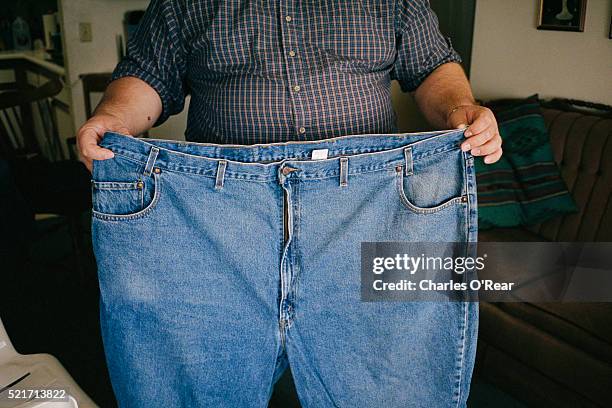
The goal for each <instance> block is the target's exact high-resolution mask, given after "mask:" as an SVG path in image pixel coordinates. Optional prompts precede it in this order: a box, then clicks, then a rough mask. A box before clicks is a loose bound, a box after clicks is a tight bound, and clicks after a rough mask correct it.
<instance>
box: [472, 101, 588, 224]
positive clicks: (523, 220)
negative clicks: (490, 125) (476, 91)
mask: <svg viewBox="0 0 612 408" xmlns="http://www.w3.org/2000/svg"><path fill="white" fill-rule="evenodd" d="M493 111H494V113H495V116H496V117H497V120H498V123H499V130H500V134H501V136H502V139H503V148H504V155H503V156H502V158H501V159H500V161H498V162H497V163H495V164H490V165H486V164H484V162H483V160H482V158H477V160H476V177H477V182H478V211H479V217H478V221H479V226H480V228H481V229H487V228H492V227H514V226H518V225H532V224H537V223H539V222H543V221H546V220H548V219H550V218H553V217H557V216H559V215H561V214H566V213H570V212H575V211H576V210H577V209H576V205H575V204H574V201H573V200H572V197H571V195H570V193H569V192H568V191H567V187H566V185H565V183H564V181H563V179H562V178H561V175H560V173H559V169H558V167H557V165H556V163H555V161H554V159H553V154H552V150H551V146H550V140H549V136H548V131H547V129H546V125H545V123H544V118H543V117H542V115H541V113H540V104H539V102H538V101H537V100H534V99H533V98H530V99H528V100H527V101H525V102H524V103H522V104H520V105H515V106H512V107H504V108H503V109H497V110H496V109H495V108H493Z"/></svg>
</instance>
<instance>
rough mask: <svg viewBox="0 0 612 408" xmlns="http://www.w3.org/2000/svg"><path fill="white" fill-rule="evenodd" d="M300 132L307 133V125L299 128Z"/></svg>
mask: <svg viewBox="0 0 612 408" xmlns="http://www.w3.org/2000/svg"><path fill="white" fill-rule="evenodd" d="M298 132H300V133H306V128H305V127H301V128H299V129H298Z"/></svg>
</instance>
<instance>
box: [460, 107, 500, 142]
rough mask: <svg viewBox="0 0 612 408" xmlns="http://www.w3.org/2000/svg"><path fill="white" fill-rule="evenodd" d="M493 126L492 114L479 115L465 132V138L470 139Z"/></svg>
mask: <svg viewBox="0 0 612 408" xmlns="http://www.w3.org/2000/svg"><path fill="white" fill-rule="evenodd" d="M494 126H495V119H494V118H493V115H492V114H490V115H489V114H486V113H480V114H479V115H478V116H477V117H476V119H475V120H474V121H473V122H472V123H471V124H470V128H469V129H468V130H466V131H465V137H471V136H473V135H477V134H479V133H482V132H484V131H485V130H487V129H489V128H490V127H494Z"/></svg>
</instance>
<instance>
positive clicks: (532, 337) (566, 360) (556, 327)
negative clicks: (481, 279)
mask: <svg viewBox="0 0 612 408" xmlns="http://www.w3.org/2000/svg"><path fill="white" fill-rule="evenodd" d="M542 114H543V116H544V120H545V122H546V126H547V128H548V131H549V134H550V139H551V145H552V149H553V153H554V156H555V161H556V162H557V164H558V165H559V167H560V169H561V175H562V177H563V179H564V181H565V183H566V184H567V187H568V189H569V191H570V193H571V194H572V197H573V199H574V201H575V203H576V205H577V207H578V209H579V211H578V212H577V213H574V214H570V215H566V216H562V217H558V218H555V219H552V220H549V221H546V222H544V223H541V224H538V225H532V226H527V227H522V228H497V229H491V230H486V231H481V232H480V236H479V240H480V241H561V242H564V241H582V242H588V241H612V194H611V193H612V108H610V107H606V106H601V105H595V104H589V103H581V102H579V101H568V100H552V101H548V102H544V103H543V106H542ZM611 256H612V255H611ZM480 312H481V320H480V334H479V344H478V356H477V364H476V375H477V376H478V377H479V378H482V379H484V380H485V381H487V382H489V383H491V384H493V385H495V386H496V387H498V388H500V389H502V390H504V391H505V392H507V393H508V394H510V395H512V396H513V397H514V398H515V399H517V400H519V401H521V402H523V403H524V404H525V405H527V406H534V407H604V406H607V407H609V406H612V303H538V304H536V303H496V304H494V303H485V302H482V303H481V305H480Z"/></svg>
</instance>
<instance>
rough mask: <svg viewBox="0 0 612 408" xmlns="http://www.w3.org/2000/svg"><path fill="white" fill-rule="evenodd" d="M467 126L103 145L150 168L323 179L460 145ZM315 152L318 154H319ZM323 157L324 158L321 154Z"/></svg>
mask: <svg viewBox="0 0 612 408" xmlns="http://www.w3.org/2000/svg"><path fill="white" fill-rule="evenodd" d="M464 131H465V130H459V129H453V130H442V131H436V132H423V133H393V134H365V135H349V136H340V137H336V138H332V139H324V140H317V141H305V142H300V141H298V142H281V143H270V144H255V145H227V144H213V143H196V142H185V141H176V140H165V139H148V138H136V137H131V136H125V135H122V134H119V133H114V132H107V133H105V134H104V137H103V139H102V141H101V142H100V146H102V147H105V148H107V149H110V150H112V151H113V152H114V153H115V154H119V155H121V156H123V157H126V158H129V159H132V160H136V161H138V162H140V163H142V164H143V165H145V166H146V167H147V169H148V170H149V171H150V168H151V167H152V166H155V167H159V168H161V169H166V170H171V171H178V172H186V173H194V174H201V175H206V176H210V177H216V176H217V174H218V171H219V169H220V168H221V167H222V168H223V173H224V177H226V178H238V179H245V180H257V181H271V180H276V179H277V178H278V177H279V174H281V170H282V169H283V168H287V167H288V168H290V169H291V171H290V172H283V174H285V176H287V177H291V178H299V179H323V178H328V177H338V176H340V175H351V174H358V173H363V172H371V171H377V170H382V169H385V168H388V167H393V166H397V165H401V164H403V163H414V162H416V161H418V160H421V159H423V158H425V157H428V156H431V155H434V154H439V153H443V152H447V151H449V150H454V149H459V145H460V144H461V142H462V141H463V139H464V135H463V133H464ZM313 151H320V152H318V153H315V159H313ZM318 157H323V158H321V159H317V158H318Z"/></svg>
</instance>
